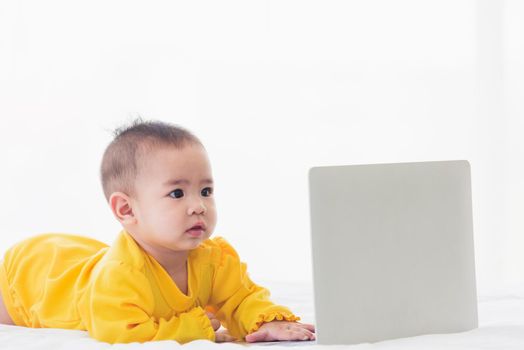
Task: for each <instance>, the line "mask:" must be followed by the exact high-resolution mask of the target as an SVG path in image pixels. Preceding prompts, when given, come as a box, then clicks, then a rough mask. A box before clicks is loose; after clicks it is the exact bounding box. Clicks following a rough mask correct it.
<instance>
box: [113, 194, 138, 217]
mask: <svg viewBox="0 0 524 350" xmlns="http://www.w3.org/2000/svg"><path fill="white" fill-rule="evenodd" d="M109 206H110V208H111V211H112V212H113V215H114V216H115V217H116V219H117V220H118V221H120V222H121V223H122V224H124V225H129V224H134V223H135V222H136V218H135V215H134V213H133V208H132V207H131V199H130V198H129V196H127V195H126V194H125V193H122V192H113V193H111V196H110V197H109Z"/></svg>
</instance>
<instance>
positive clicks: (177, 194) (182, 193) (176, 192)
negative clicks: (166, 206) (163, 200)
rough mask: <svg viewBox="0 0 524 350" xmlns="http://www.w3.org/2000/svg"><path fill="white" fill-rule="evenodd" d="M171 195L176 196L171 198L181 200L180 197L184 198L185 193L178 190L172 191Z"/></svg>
mask: <svg viewBox="0 0 524 350" xmlns="http://www.w3.org/2000/svg"><path fill="white" fill-rule="evenodd" d="M171 193H174V194H175V197H173V196H171V197H173V198H180V197H183V196H184V191H182V190H181V189H180V188H177V189H176V190H174V191H171V192H170V193H169V195H171Z"/></svg>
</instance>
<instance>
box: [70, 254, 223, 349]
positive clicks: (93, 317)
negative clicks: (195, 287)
mask: <svg viewBox="0 0 524 350" xmlns="http://www.w3.org/2000/svg"><path fill="white" fill-rule="evenodd" d="M149 285H150V282H149V281H148V279H147V278H146V276H145V275H144V274H143V273H142V272H141V271H139V270H138V269H137V268H134V267H132V266H131V265H127V264H125V263H122V262H118V261H114V262H113V261H111V262H108V263H106V265H105V266H104V267H103V268H102V270H100V271H99V273H98V274H97V276H96V278H95V279H94V280H93V281H92V284H91V285H90V286H89V287H88V290H87V291H86V294H85V295H84V298H83V299H81V302H80V303H79V309H80V313H81V315H82V319H83V321H84V324H85V327H86V329H87V331H88V332H89V335H90V336H91V337H93V338H95V339H98V340H100V341H104V342H108V343H129V342H145V341H150V340H168V339H170V340H176V341H177V342H179V343H181V344H183V343H187V342H190V341H192V340H196V339H208V340H211V341H215V331H214V330H213V327H212V325H211V322H210V320H209V318H208V317H207V316H206V314H205V311H204V310H203V309H202V308H201V307H200V306H198V307H195V308H193V309H190V310H188V311H187V312H184V313H179V314H178V315H173V316H172V317H171V318H169V319H164V318H156V317H153V316H152V315H153V310H154V297H153V293H152V291H151V288H150V287H149Z"/></svg>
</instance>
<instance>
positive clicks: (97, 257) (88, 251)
mask: <svg viewBox="0 0 524 350" xmlns="http://www.w3.org/2000/svg"><path fill="white" fill-rule="evenodd" d="M246 269H247V266H246V264H245V263H243V262H241V261H240V259H239V256H238V254H237V252H236V251H235V249H234V248H233V247H232V246H231V245H230V244H229V243H228V242H227V241H226V239H225V238H223V237H220V236H219V237H215V238H212V239H207V240H205V241H204V242H202V243H201V244H200V245H199V246H198V247H197V248H196V249H194V250H192V251H190V252H189V256H188V262H187V270H188V295H186V294H184V293H182V292H181V291H180V290H179V289H178V287H177V285H176V284H175V283H174V282H173V280H172V279H171V277H170V276H169V274H168V273H167V272H166V271H165V269H164V268H163V267H162V266H161V265H160V264H159V263H158V262H157V261H156V260H155V259H154V258H152V257H151V256H150V255H149V254H147V253H146V252H145V251H144V250H143V249H142V248H141V247H140V246H139V245H138V244H137V243H136V242H135V240H134V239H133V238H132V237H131V236H130V235H129V233H127V232H126V231H125V230H122V231H121V232H120V233H119V234H118V237H117V238H116V240H115V242H114V243H113V245H111V246H108V245H106V244H104V243H102V242H99V241H97V240H94V239H91V238H88V237H82V236H76V235H69V234H61V233H49V234H42V235H38V236H35V237H32V238H29V239H26V240H24V241H21V242H19V243H18V244H16V245H14V246H13V247H11V248H10V249H9V250H8V251H7V252H6V253H5V255H4V259H3V261H2V262H1V263H0V292H1V293H2V296H3V299H4V303H5V305H6V308H7V311H8V313H9V315H10V316H11V318H12V319H13V321H14V323H15V324H16V325H18V326H25V327H34V328H36V327H42V328H44V327H45V328H66V329H78V330H87V331H88V332H89V335H90V336H91V337H93V338H95V339H98V340H101V341H104V342H108V343H128V342H144V341H150V340H166V339H172V340H176V341H178V342H179V343H181V344H183V343H186V342H189V341H192V340H196V339H208V340H211V341H214V340H215V332H214V330H213V328H212V326H211V323H210V321H209V319H208V318H207V316H206V314H205V312H206V311H211V312H213V313H215V316H216V317H217V318H218V319H219V320H220V321H221V323H222V325H223V326H224V327H225V328H227V329H228V331H229V333H230V334H231V335H232V336H234V337H236V338H238V339H243V338H244V337H245V336H246V335H247V334H249V333H252V332H254V331H255V330H257V329H258V328H259V327H260V325H261V324H262V323H264V322H270V321H272V320H275V319H276V320H287V321H298V320H300V317H297V316H295V315H294V314H293V313H292V312H291V311H290V310H289V309H288V308H286V307H284V306H281V305H276V304H274V303H273V302H272V301H271V300H270V299H269V296H270V293H269V291H268V290H267V289H266V288H263V287H261V286H259V285H257V284H255V283H254V282H253V281H251V279H250V278H249V275H248V273H247V272H246Z"/></svg>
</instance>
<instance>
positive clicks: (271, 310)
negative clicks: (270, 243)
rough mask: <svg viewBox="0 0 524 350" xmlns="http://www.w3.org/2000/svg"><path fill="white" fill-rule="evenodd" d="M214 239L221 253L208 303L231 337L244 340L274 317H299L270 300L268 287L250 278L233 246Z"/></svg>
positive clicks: (218, 238)
mask: <svg viewBox="0 0 524 350" xmlns="http://www.w3.org/2000/svg"><path fill="white" fill-rule="evenodd" d="M214 241H215V242H217V243H218V245H219V246H220V248H221V251H222V253H221V258H220V263H219V266H218V267H217V270H216V272H215V276H214V279H213V287H212V292H211V298H210V301H209V304H210V306H211V310H213V311H214V312H215V315H216V317H217V318H218V319H219V320H220V321H221V322H222V323H223V324H224V327H226V328H227V329H228V331H229V333H230V334H231V335H232V336H234V337H236V338H239V339H244V337H245V336H246V335H247V334H250V333H252V332H254V331H256V330H257V329H258V328H259V327H260V326H261V325H262V324H263V323H264V322H271V321H273V320H275V319H276V320H286V321H298V320H300V317H297V316H295V315H294V314H293V313H292V312H291V311H290V310H289V309H288V308H287V307H285V306H281V305H276V304H274V303H273V302H272V301H271V300H270V299H269V296H270V292H269V290H267V289H266V288H264V287H262V286H259V285H257V284H255V283H253V281H251V279H250V278H249V276H248V274H247V272H246V270H247V265H246V264H245V263H243V262H241V261H240V258H239V256H238V254H237V252H236V251H235V249H234V248H233V247H232V246H231V245H230V244H229V243H228V242H227V241H226V240H225V239H224V238H223V237H216V238H214Z"/></svg>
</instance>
